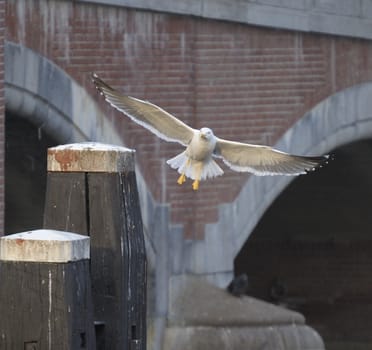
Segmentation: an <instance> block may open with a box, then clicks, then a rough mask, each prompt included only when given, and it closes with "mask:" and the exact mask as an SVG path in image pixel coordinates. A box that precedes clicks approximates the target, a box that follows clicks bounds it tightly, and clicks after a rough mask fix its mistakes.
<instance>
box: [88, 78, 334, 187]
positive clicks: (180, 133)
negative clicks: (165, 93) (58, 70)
mask: <svg viewBox="0 0 372 350" xmlns="http://www.w3.org/2000/svg"><path fill="white" fill-rule="evenodd" d="M92 80H93V83H94V84H95V86H96V88H97V89H98V91H99V92H100V93H101V94H102V95H103V96H104V98H105V100H106V101H107V102H108V103H109V104H110V105H111V106H113V107H114V108H116V109H117V110H119V111H120V112H122V113H124V114H125V115H126V116H128V117H129V118H130V119H132V120H133V121H135V122H136V123H138V124H140V125H142V126H143V127H145V128H146V129H148V130H150V131H151V132H153V133H154V134H155V135H157V136H158V137H160V138H161V139H163V140H166V141H170V142H178V143H180V144H182V145H184V146H185V147H186V149H185V151H183V152H182V153H180V154H178V155H177V156H175V157H174V158H171V159H169V160H168V161H167V163H168V164H169V165H170V166H171V167H172V168H173V169H177V171H178V173H180V177H179V178H178V180H177V183H178V184H180V185H182V184H183V183H184V182H186V178H187V177H188V178H190V179H192V180H194V181H193V183H192V188H193V189H194V190H198V188H199V182H200V181H201V180H206V179H208V178H213V177H216V176H220V175H222V174H223V170H222V169H221V168H220V166H219V165H218V164H217V163H216V162H215V161H214V159H213V157H217V158H222V160H223V162H224V163H225V164H226V165H227V166H229V167H230V168H231V169H232V170H235V171H239V172H250V173H253V174H255V175H299V174H306V173H307V172H308V171H311V170H314V169H315V168H317V167H318V166H320V165H321V164H322V163H323V162H326V161H327V159H328V155H325V156H317V157H305V156H297V155H292V154H288V153H285V152H281V151H278V150H276V149H274V148H272V147H269V146H261V145H252V144H247V143H241V142H234V141H229V140H224V139H221V138H219V137H217V136H215V135H214V134H213V131H212V130H211V129H209V128H201V129H200V130H197V129H193V128H191V127H190V126H188V125H186V124H185V123H184V122H182V121H181V120H179V119H177V118H176V117H174V116H173V115H171V114H170V113H168V112H166V111H165V110H163V109H162V108H160V107H158V106H156V105H154V104H152V103H150V102H148V101H143V100H140V99H138V98H134V97H130V96H126V95H123V94H121V93H120V92H118V91H117V90H115V89H113V88H112V87H111V86H109V85H108V84H106V83H105V82H104V81H103V80H102V79H100V78H99V77H98V75H96V74H95V73H93V74H92Z"/></svg>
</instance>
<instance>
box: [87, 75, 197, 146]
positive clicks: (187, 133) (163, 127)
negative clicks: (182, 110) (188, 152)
mask: <svg viewBox="0 0 372 350" xmlns="http://www.w3.org/2000/svg"><path fill="white" fill-rule="evenodd" d="M92 79H93V82H94V84H95V86H96V88H97V89H98V90H99V92H100V93H101V94H102V95H103V96H104V97H105V100H106V101H107V102H108V103H110V104H111V106H113V107H114V108H116V109H117V110H119V111H120V112H122V113H124V114H125V115H126V116H128V117H129V118H131V119H132V120H133V121H135V122H136V123H138V124H140V125H142V126H143V127H145V128H146V129H148V130H150V131H151V132H153V133H154V134H155V135H157V136H158V137H160V138H162V139H163V140H166V141H172V142H179V143H181V144H183V145H185V146H186V145H187V144H188V143H189V142H190V141H191V139H192V136H193V134H194V129H192V128H191V127H189V126H188V125H186V124H185V123H183V122H182V121H180V120H179V119H177V118H175V117H174V116H172V115H171V114H170V113H168V112H166V111H164V110H163V109H161V108H160V107H158V106H156V105H154V104H152V103H150V102H147V101H142V100H139V99H137V98H134V97H130V96H125V95H122V94H120V93H119V92H117V91H116V90H115V89H113V88H111V87H110V86H109V85H107V84H106V83H105V82H104V81H103V80H101V79H100V78H99V77H98V76H97V75H96V74H93V75H92Z"/></svg>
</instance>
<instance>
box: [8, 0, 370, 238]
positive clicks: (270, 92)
mask: <svg viewBox="0 0 372 350" xmlns="http://www.w3.org/2000/svg"><path fill="white" fill-rule="evenodd" d="M46 4H47V5H46ZM6 11H7V16H6V28H7V32H6V39H7V40H10V41H14V42H17V43H21V44H23V45H25V46H27V47H29V48H31V49H33V50H35V51H36V52H38V53H40V54H41V55H45V56H47V57H48V58H49V59H51V60H53V61H54V62H55V63H56V64H58V65H59V66H60V67H62V68H63V69H64V70H66V72H67V73H68V74H70V75H71V76H72V77H73V78H74V79H75V80H77V81H78V82H79V83H80V84H81V85H83V86H84V87H86V88H87V89H88V91H89V92H90V93H91V94H92V96H95V98H97V100H98V99H99V97H98V96H97V94H96V92H95V91H94V89H93V87H92V84H91V82H90V79H89V74H90V73H91V72H92V71H95V72H97V73H98V74H99V75H101V76H102V78H104V79H106V80H107V81H108V82H109V83H110V84H112V85H113V86H115V87H117V88H120V89H121V90H123V91H125V92H126V93H128V94H130V95H132V96H136V97H138V98H143V99H147V100H150V101H152V102H154V103H156V104H158V105H160V106H162V107H163V108H164V109H166V110H167V111H169V112H171V113H173V114H175V115H176V116H178V117H179V118H181V119H182V120H184V121H185V122H187V123H189V124H190V125H191V126H193V127H201V126H210V127H213V129H214V131H215V133H216V134H217V135H218V136H220V137H223V138H231V139H234V140H237V141H245V142H252V143H268V144H273V143H275V142H276V141H277V140H278V138H279V137H280V136H281V135H282V134H283V133H284V132H285V131H286V130H287V129H288V127H290V126H291V125H292V124H293V123H294V122H295V121H296V120H297V119H298V118H300V117H301V116H302V115H303V114H304V113H305V112H306V111H308V110H309V109H310V108H312V107H313V106H314V105H315V104H316V103H317V102H319V101H321V100H322V99H324V98H325V97H327V96H329V95H330V94H332V93H334V92H336V91H339V90H342V89H344V88H346V87H348V86H352V85H354V84H358V83H361V82H363V81H367V80H371V78H372V44H371V42H369V41H363V40H352V39H344V38H341V37H328V36H325V35H309V34H301V33H296V32H289V31H283V30H273V29H263V28H257V27H253V26H248V25H242V24H236V23H235V24H232V23H226V22H221V21H213V20H205V19H198V18H195V17H187V16H177V15H169V14H160V13H152V12H145V11H136V10H133V9H126V8H120V7H109V6H99V5H94V4H88V3H84V4H82V3H76V2H71V1H49V2H47V3H46V2H45V1H42V0H38V1H36V0H32V1H31V0H30V1H25V0H15V1H9V2H7V5H6ZM100 101H102V100H100ZM101 105H102V108H103V109H104V110H105V112H106V113H107V116H108V118H110V119H111V120H112V122H113V123H114V124H115V125H116V126H117V128H119V129H120V130H121V133H122V135H123V139H124V140H125V143H126V144H127V145H128V146H130V147H134V148H136V149H137V160H138V162H139V165H140V168H141V170H142V173H143V175H144V177H145V180H146V181H147V183H148V185H149V188H150V190H151V192H152V193H153V195H154V197H155V198H156V199H157V200H160V201H165V202H168V203H170V205H171V220H172V222H173V223H181V224H183V225H184V227H185V235H186V237H188V238H201V237H202V236H203V232H204V225H205V224H206V223H209V222H214V221H216V220H217V215H218V213H217V206H218V205H219V204H221V203H223V202H230V201H233V200H234V198H235V197H236V196H237V194H238V193H239V191H240V188H241V186H242V184H243V183H244V182H245V181H246V180H247V175H246V174H236V173H233V172H232V171H229V170H226V174H225V176H224V177H222V178H219V179H215V180H212V181H209V182H207V183H202V185H201V189H200V191H198V192H196V193H195V192H193V191H192V190H191V183H190V182H188V183H186V185H184V186H183V187H179V186H178V185H177V184H176V179H177V177H178V174H176V172H175V171H173V170H171V169H169V167H167V166H166V165H165V160H166V159H168V158H170V157H172V156H174V155H175V154H177V153H178V152H180V151H181V150H182V147H181V146H179V145H174V144H167V143H165V142H163V141H160V140H159V139H157V138H156V137H154V136H152V135H151V134H150V133H149V132H148V131H146V130H143V129H142V128H141V127H139V126H137V125H135V124H134V123H132V122H131V121H129V120H127V119H125V118H122V117H121V115H119V114H118V113H116V112H115V111H113V110H112V109H111V108H109V107H107V106H105V104H104V103H103V102H102V104H101ZM87 117H89V116H87ZM223 167H224V166H223ZM224 168H225V167H224ZM161 174H163V175H161Z"/></svg>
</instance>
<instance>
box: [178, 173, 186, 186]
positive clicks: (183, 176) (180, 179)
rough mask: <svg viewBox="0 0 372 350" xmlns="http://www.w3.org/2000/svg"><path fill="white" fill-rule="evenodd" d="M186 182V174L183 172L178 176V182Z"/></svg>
mask: <svg viewBox="0 0 372 350" xmlns="http://www.w3.org/2000/svg"><path fill="white" fill-rule="evenodd" d="M185 182H186V176H185V174H181V176H180V177H179V178H178V180H177V183H178V184H179V185H182V184H183V183H185Z"/></svg>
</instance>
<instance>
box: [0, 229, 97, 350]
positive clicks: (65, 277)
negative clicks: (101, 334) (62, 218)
mask: <svg viewBox="0 0 372 350" xmlns="http://www.w3.org/2000/svg"><path fill="white" fill-rule="evenodd" d="M0 281H1V288H0V349H7V350H19V349H25V350H44V349H45V350H46V349H47V350H49V349H53V350H70V349H77V350H78V349H95V336H94V325H93V312H92V309H93V307H92V299H91V284H90V276H89V237H86V236H82V235H76V234H73V233H69V232H61V231H54V230H36V231H29V232H23V233H18V234H14V235H9V236H5V237H2V238H0Z"/></svg>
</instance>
